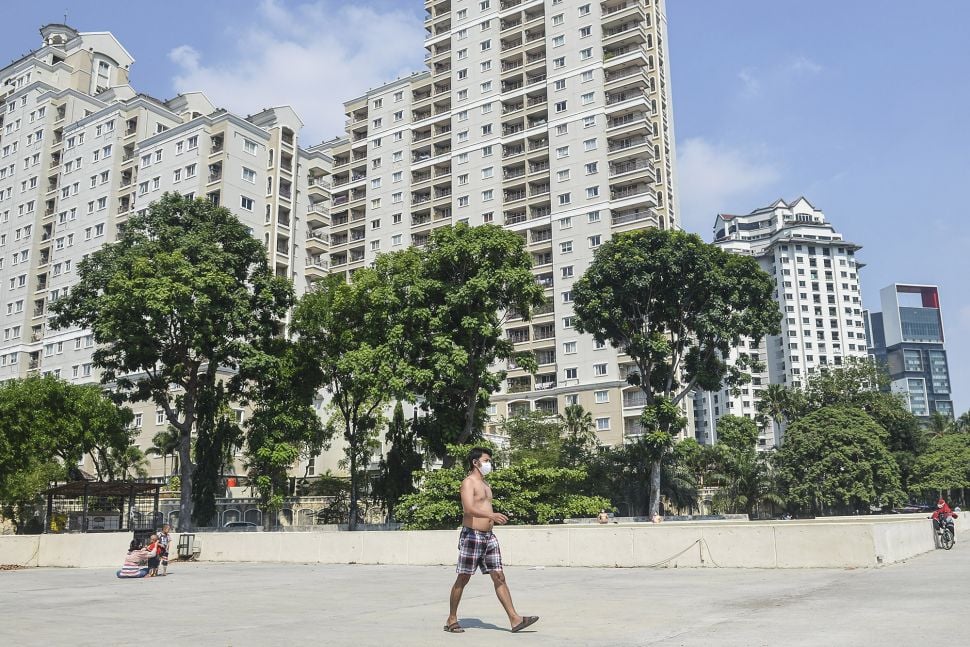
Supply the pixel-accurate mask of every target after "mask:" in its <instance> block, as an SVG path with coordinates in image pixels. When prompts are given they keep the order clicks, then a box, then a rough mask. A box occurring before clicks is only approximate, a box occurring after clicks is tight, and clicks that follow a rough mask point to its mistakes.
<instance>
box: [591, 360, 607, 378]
mask: <svg viewBox="0 0 970 647" xmlns="http://www.w3.org/2000/svg"><path fill="white" fill-rule="evenodd" d="M593 375H596V376H598V377H602V376H603V375H606V364H605V363H603V364H593Z"/></svg>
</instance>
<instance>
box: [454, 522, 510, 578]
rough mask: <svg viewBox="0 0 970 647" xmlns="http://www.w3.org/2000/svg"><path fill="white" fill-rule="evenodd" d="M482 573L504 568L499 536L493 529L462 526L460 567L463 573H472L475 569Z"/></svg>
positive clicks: (459, 571) (460, 571) (459, 569)
mask: <svg viewBox="0 0 970 647" xmlns="http://www.w3.org/2000/svg"><path fill="white" fill-rule="evenodd" d="M476 568H480V569H481V570H482V573H484V574H486V575H487V574H488V573H489V572H491V571H501V570H502V551H501V550H499V547H498V537H496V536H495V533H493V532H492V531H488V532H482V531H481V530H472V529H471V528H468V527H465V526H462V529H461V536H460V537H459V538H458V568H456V569H455V571H456V572H458V573H461V574H462V575H472V574H474V573H475V569H476Z"/></svg>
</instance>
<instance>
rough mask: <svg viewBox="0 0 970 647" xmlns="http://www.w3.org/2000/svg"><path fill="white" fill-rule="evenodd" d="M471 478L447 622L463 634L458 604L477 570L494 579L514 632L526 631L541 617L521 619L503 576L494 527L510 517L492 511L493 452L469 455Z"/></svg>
mask: <svg viewBox="0 0 970 647" xmlns="http://www.w3.org/2000/svg"><path fill="white" fill-rule="evenodd" d="M466 462H467V464H468V476H466V477H465V480H464V481H462V482H461V508H462V512H463V515H462V520H461V525H462V528H461V537H460V538H459V540H458V568H457V569H456V570H457V572H458V579H456V580H455V585H454V586H452V587H451V610H450V612H449V614H448V620H447V621H445V631H447V632H448V633H456V634H457V633H463V632H464V631H465V630H464V629H462V627H461V625H460V624H458V603H459V602H461V594H462V592H463V591H464V590H465V585H466V584H468V580H470V579H471V576H472V574H474V572H475V569H476V568H479V569H481V571H482V573H487V574H488V575H491V576H492V583H493V584H494V585H495V595H497V596H498V600H499V602H501V603H502V607H503V608H504V609H505V613H507V614H508V615H509V623H510V624H511V625H512V632H513V633H515V632H518V631H522V630H523V629H525V628H526V627H528V626H529V625H532V624H534V623H535V622H536V621H538V620H539V616H520V615H519V614H518V613H516V611H515V607H514V606H512V595H511V594H510V593H509V587H508V586H507V585H506V584H505V574H504V573H503V572H502V553H501V552H500V551H499V547H498V538H497V537H496V536H495V533H493V532H492V526H493V525H494V524H496V523H497V524H499V525H500V526H501V525H503V524H505V523H506V522H508V520H509V519H508V517H506V516H505V515H504V514H501V513H499V512H495V511H494V510H492V488H490V487H489V486H488V483H486V482H485V479H484V478H483V477H485V476H488V474H489V473H490V472H491V471H492V454H491V452H490V451H489V450H487V449H483V448H481V447H476V448H474V449H473V450H471V451H470V452H469V453H468V458H467V460H466Z"/></svg>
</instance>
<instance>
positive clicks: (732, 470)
mask: <svg viewBox="0 0 970 647" xmlns="http://www.w3.org/2000/svg"><path fill="white" fill-rule="evenodd" d="M721 467H722V469H721V472H720V473H718V474H715V475H713V477H712V478H713V480H714V481H716V482H718V483H720V484H721V489H720V490H718V492H717V493H716V494H715V495H714V497H713V503H714V506H715V507H716V508H722V509H724V510H725V511H726V512H731V513H738V512H744V513H745V514H748V515H751V514H753V513H754V511H755V509H756V508H757V507H758V506H760V505H761V504H763V503H772V504H774V505H778V506H783V505H785V500H784V499H783V498H782V497H781V496H780V495H779V494H778V492H777V489H776V486H775V479H774V476H773V474H772V471H771V464H770V462H769V459H768V456H767V455H766V454H765V453H764V452H759V451H757V450H755V449H754V448H752V449H751V450H748V451H737V450H730V449H725V451H724V452H723V454H722V457H721Z"/></svg>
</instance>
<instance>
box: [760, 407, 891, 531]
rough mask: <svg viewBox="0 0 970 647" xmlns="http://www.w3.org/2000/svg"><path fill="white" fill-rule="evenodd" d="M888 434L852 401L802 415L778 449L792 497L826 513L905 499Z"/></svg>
mask: <svg viewBox="0 0 970 647" xmlns="http://www.w3.org/2000/svg"><path fill="white" fill-rule="evenodd" d="M888 439H889V434H888V433H887V432H886V430H885V429H883V428H882V427H880V426H879V425H878V424H876V423H875V422H874V421H873V420H872V418H870V417H869V416H868V415H867V414H866V413H865V412H864V411H861V410H859V409H858V408H854V407H849V406H845V405H841V406H828V407H823V408H821V409H819V410H817V411H815V412H812V413H810V414H808V415H806V416H804V417H802V418H799V419H798V420H796V421H795V422H793V423H792V424H791V425H790V426H789V427H788V430H787V431H786V433H785V442H784V444H783V445H782V446H781V449H779V450H778V454H777V466H778V477H779V480H780V482H781V484H782V487H783V489H784V492H785V497H786V499H787V501H788V503H789V504H790V505H791V506H793V507H796V508H800V509H802V510H810V511H811V512H812V513H814V514H824V513H826V512H831V511H833V509H835V510H838V509H841V510H843V511H845V510H851V509H858V510H860V511H868V509H869V506H870V505H879V506H887V505H894V504H896V503H899V502H901V501H903V500H904V497H903V493H902V488H901V485H900V481H899V467H898V466H897V464H896V460H895V459H894V458H893V456H892V454H891V453H890V452H889V449H888V448H887V447H886V441H887V440H888Z"/></svg>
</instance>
